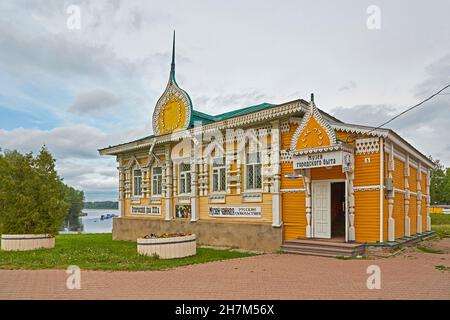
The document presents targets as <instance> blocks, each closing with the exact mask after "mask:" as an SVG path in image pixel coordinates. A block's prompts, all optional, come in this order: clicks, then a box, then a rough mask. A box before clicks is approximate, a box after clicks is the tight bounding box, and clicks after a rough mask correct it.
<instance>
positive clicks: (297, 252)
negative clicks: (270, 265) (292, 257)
mask: <svg viewBox="0 0 450 320" xmlns="http://www.w3.org/2000/svg"><path fill="white" fill-rule="evenodd" d="M283 252H284V253H290V254H301V255H305V256H318V257H333V258H335V257H339V255H336V254H334V253H326V252H320V253H317V252H303V251H291V250H283Z"/></svg>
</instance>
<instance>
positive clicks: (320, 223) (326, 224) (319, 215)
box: [312, 181, 331, 239]
mask: <svg viewBox="0 0 450 320" xmlns="http://www.w3.org/2000/svg"><path fill="white" fill-rule="evenodd" d="M330 189H331V187H330V182H327V181H324V182H319V181H318V182H314V181H313V183H312V198H313V203H312V209H313V232H314V235H313V236H314V237H315V238H328V239H329V238H331V212H330V204H331V192H330Z"/></svg>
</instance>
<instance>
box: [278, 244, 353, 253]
mask: <svg viewBox="0 0 450 320" xmlns="http://www.w3.org/2000/svg"><path fill="white" fill-rule="evenodd" d="M281 248H282V249H287V250H294V251H296V250H298V251H311V252H314V251H317V252H335V253H342V254H354V253H355V252H359V250H353V249H348V248H337V247H324V246H302V245H282V246H281Z"/></svg>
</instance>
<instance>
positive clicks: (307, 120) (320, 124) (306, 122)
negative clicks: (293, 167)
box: [290, 100, 336, 150]
mask: <svg viewBox="0 0 450 320" xmlns="http://www.w3.org/2000/svg"><path fill="white" fill-rule="evenodd" d="M335 144H336V133H335V131H334V130H333V128H331V126H330V124H329V123H328V122H327V121H326V120H325V119H324V118H323V117H322V115H321V114H320V112H319V110H318V109H317V107H316V105H315V104H314V101H313V100H311V102H310V108H309V110H308V111H307V112H306V113H305V115H304V116H303V120H302V122H301V123H300V126H299V127H298V128H297V130H296V131H295V133H294V135H293V136H292V140H291V145H290V149H291V150H303V149H314V148H324V147H329V146H332V145H335Z"/></svg>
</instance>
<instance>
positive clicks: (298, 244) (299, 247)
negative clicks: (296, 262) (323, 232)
mask: <svg viewBox="0 0 450 320" xmlns="http://www.w3.org/2000/svg"><path fill="white" fill-rule="evenodd" d="M364 247H365V246H364V244H362V243H346V242H332V241H325V240H315V239H296V240H289V241H285V242H284V243H283V245H282V246H281V250H282V251H283V252H286V253H295V254H305V255H314V256H325V257H339V256H344V257H353V256H357V255H363V254H364Z"/></svg>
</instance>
